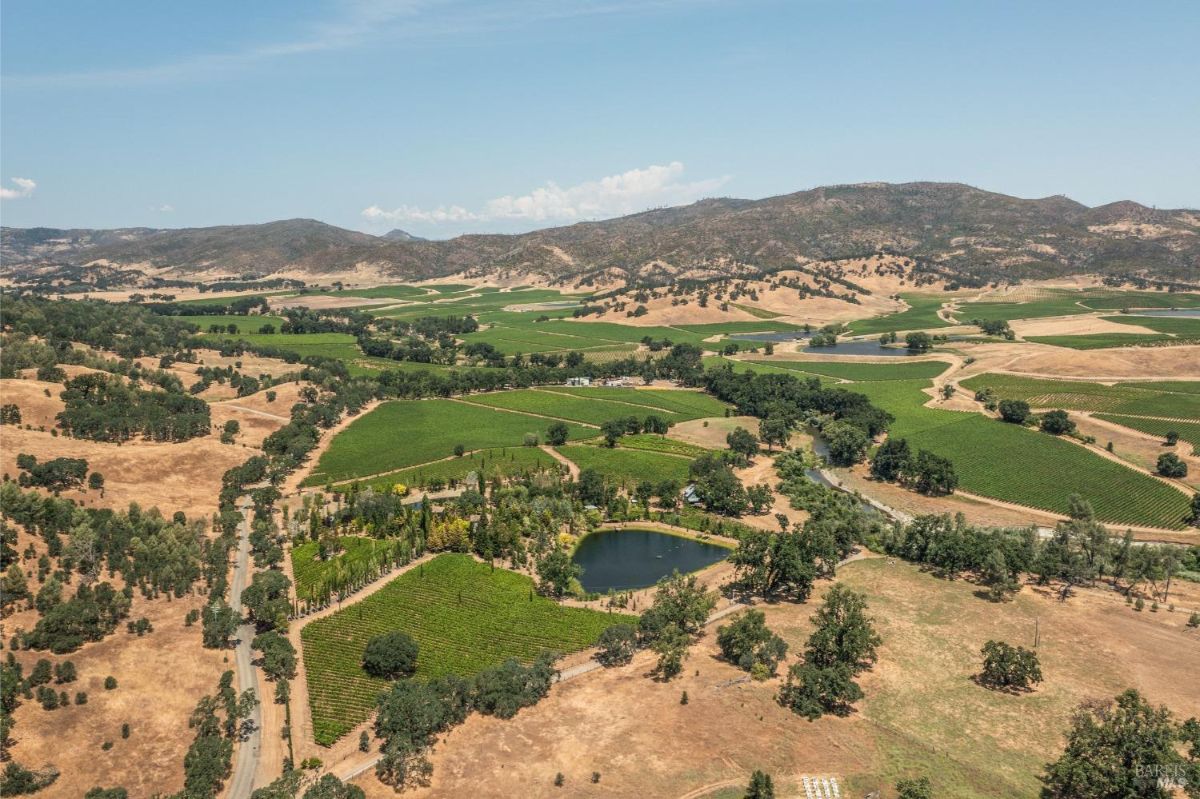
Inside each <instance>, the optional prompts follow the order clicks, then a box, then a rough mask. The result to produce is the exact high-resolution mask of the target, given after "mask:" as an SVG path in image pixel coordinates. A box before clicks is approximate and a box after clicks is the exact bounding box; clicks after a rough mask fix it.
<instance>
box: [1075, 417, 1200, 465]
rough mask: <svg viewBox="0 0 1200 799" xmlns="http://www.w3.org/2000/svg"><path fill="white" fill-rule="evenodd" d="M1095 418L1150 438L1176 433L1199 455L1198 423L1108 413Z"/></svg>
mask: <svg viewBox="0 0 1200 799" xmlns="http://www.w3.org/2000/svg"><path fill="white" fill-rule="evenodd" d="M1096 418H1097V419H1104V420H1105V421H1108V422H1112V423H1114V424H1119V425H1121V426H1122V427H1128V428H1130V429H1133V430H1138V431H1140V432H1143V433H1148V434H1150V435H1152V436H1159V437H1165V436H1166V435H1167V433H1170V432H1175V433H1178V434H1179V438H1180V440H1181V441H1186V442H1188V443H1189V444H1191V445H1192V453H1193V454H1196V455H1200V422H1176V421H1168V420H1167V419H1142V418H1139V417H1137V416H1119V415H1116V414H1108V413H1098V414H1096Z"/></svg>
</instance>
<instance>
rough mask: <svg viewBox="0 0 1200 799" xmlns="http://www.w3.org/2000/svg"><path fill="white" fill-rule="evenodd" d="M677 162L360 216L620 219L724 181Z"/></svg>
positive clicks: (686, 199) (687, 198)
mask: <svg viewBox="0 0 1200 799" xmlns="http://www.w3.org/2000/svg"><path fill="white" fill-rule="evenodd" d="M683 172H684V167H683V164H682V163H680V162H679V161H672V162H671V163H669V164H665V165H661V166H659V165H655V166H648V167H646V168H645V169H631V170H629V171H628V172H622V173H621V174H619V175H609V176H608V177H605V178H600V179H599V180H589V181H585V182H583V183H580V184H578V185H575V186H567V187H562V186H559V185H558V184H557V183H555V182H553V181H550V182H547V183H546V185H545V186H541V187H538V188H536V189H534V190H533V191H531V192H529V193H528V194H522V195H520V196H516V197H514V196H513V195H505V196H503V197H497V198H496V199H494V200H489V201H488V202H487V203H486V204H485V205H484V207H483V209H482V210H480V211H470V210H467V209H466V208H464V207H463V206H461V205H450V206H444V205H443V206H438V207H437V208H433V209H423V208H419V207H415V206H411V205H401V206H400V207H398V208H395V209H393V210H391V211H388V210H385V209H383V208H380V207H379V206H378V205H372V206H371V207H369V208H366V209H364V210H363V212H362V215H363V216H364V217H365V218H366V219H368V220H371V221H373V222H391V223H398V222H419V223H426V224H443V223H452V222H488V221H495V220H524V221H530V222H578V221H583V220H588V219H603V218H608V217H614V216H624V215H625V214H633V213H637V212H639V211H644V210H646V209H648V208H654V207H659V206H665V205H685V204H687V203H691V202H695V201H696V200H699V199H701V198H702V197H706V196H709V195H711V194H712V193H713V192H714V191H716V190H717V189H719V188H720V187H721V186H723V185H724V184H725V183H726V182H727V181H728V180H729V178H728V176H726V177H720V178H707V179H704V180H696V181H691V182H688V181H684V180H682V179H681V178H682V177H683Z"/></svg>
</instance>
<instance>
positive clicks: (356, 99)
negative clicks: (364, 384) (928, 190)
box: [0, 0, 1200, 238]
mask: <svg viewBox="0 0 1200 799" xmlns="http://www.w3.org/2000/svg"><path fill="white" fill-rule="evenodd" d="M0 23H2V24H0V37H2V39H0V45H2V51H0V52H2V55H0V73H2V75H3V103H2V106H0V144H2V151H0V184H2V185H3V191H2V192H0V194H2V196H3V204H2V206H0V208H2V211H0V213H2V215H3V222H4V224H6V225H17V226H29V225H47V226H55V227H118V226H135V225H147V226H154V227H188V226H200V225H214V224H235V223H249V222H264V221H269V220H272V219H282V218H288V217H313V218H317V219H321V220H324V221H326V222H330V223H332V224H337V225H341V226H345V227H351V228H356V229H360V230H366V231H369V232H376V233H381V232H384V231H386V230H388V229H390V228H392V227H401V228H404V229H406V230H409V231H412V232H414V233H418V234H420V235H426V236H433V237H439V238H440V237H446V236H451V235H455V234H457V233H461V232H484V231H500V232H511V231H519V230H529V229H533V228H537V227H545V226H549V225H557V224H569V223H571V222H573V221H578V220H580V219H593V218H603V217H608V216H615V215H619V214H621V213H626V212H631V211H637V210H643V209H645V208H648V207H655V206H660V205H670V204H678V203H684V202H691V201H693V200H695V199H698V198H701V197H705V196H738V197H763V196H768V195H773V194H781V193H786V192H791V191H797V190H800V189H804V188H811V187H813V186H819V185H825V184H830V183H851V182H860V181H871V180H884V181H908V180H948V181H949V180H953V181H963V182H966V183H970V184H973V185H976V186H980V187H982V188H986V189H991V190H995V191H1002V192H1005V193H1010V194H1016V195H1018V196H1023V197H1040V196H1046V195H1051V194H1060V193H1061V194H1066V195H1068V196H1071V197H1073V198H1075V199H1078V200H1080V201H1082V202H1085V203H1088V204H1089V205H1096V204H1101V203H1105V202H1110V201H1113V200H1118V199H1133V200H1137V201H1139V202H1143V203H1146V204H1147V205H1157V206H1159V207H1192V208H1196V207H1200V149H1198V147H1197V142H1200V91H1197V89H1196V87H1197V86H1198V85H1200V47H1197V46H1196V41H1195V40H1196V33H1197V31H1198V30H1200V4H1197V3H1195V2H1156V1H1155V0H1147V2H1142V3H1128V2H1122V3H1114V2H1104V1H1103V0H1090V2H1075V1H1074V0H1055V2H1044V0H1040V1H1039V2H1020V1H1019V0H1013V1H1006V2H992V1H991V0H957V2H926V1H924V0H895V1H889V2H883V1H882V0H879V1H878V2H872V1H871V0H779V1H776V0H728V1H725V0H640V2H635V1H634V0H579V1H578V2H572V1H571V0H508V2H459V1H456V0H326V1H325V2H316V1H315V0H314V1H313V2H307V3H296V2H268V1H267V0H256V2H253V3H245V2H220V1H219V0H209V2H205V3H174V2H167V3H164V2H161V1H158V2H147V1H145V0H122V2H111V0H105V1H104V2H101V1H99V0H76V1H75V2H54V1H53V0H5V2H4V4H3V11H2V19H0Z"/></svg>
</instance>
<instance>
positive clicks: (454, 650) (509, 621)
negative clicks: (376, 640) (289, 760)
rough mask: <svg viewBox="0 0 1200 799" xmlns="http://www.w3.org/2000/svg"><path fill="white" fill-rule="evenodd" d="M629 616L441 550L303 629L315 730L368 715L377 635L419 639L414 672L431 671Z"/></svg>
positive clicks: (590, 638) (478, 663) (583, 641)
mask: <svg viewBox="0 0 1200 799" xmlns="http://www.w3.org/2000/svg"><path fill="white" fill-rule="evenodd" d="M630 620H631V617H628V616H621V615H616V614H607V613H599V612H597V611H593V610H585V609H583V608H568V607H562V606H560V605H558V604H556V603H554V602H552V601H551V600H549V599H546V598H544V597H541V596H538V595H537V594H535V593H534V590H533V581H532V580H530V579H529V578H528V577H525V576H523V575H520V574H516V573H515V572H510V571H505V570H504V569H492V568H491V567H489V566H488V565H487V564H485V563H479V562H476V561H475V560H474V559H472V558H471V557H470V556H468V555H453V554H446V555H440V556H438V557H436V558H434V559H433V560H431V561H429V562H427V563H425V564H423V565H421V566H417V567H416V568H414V569H412V570H411V571H408V572H406V573H405V574H402V575H401V576H399V577H397V578H396V579H395V580H392V581H391V582H390V583H388V584H387V585H386V586H384V587H383V588H382V589H381V590H379V591H377V592H376V593H374V594H372V595H371V596H369V597H367V598H366V599H363V600H362V601H360V602H357V603H355V604H353V605H350V606H349V607H346V608H344V609H343V610H341V611H339V612H337V613H335V614H333V615H331V616H327V617H325V618H323V619H318V620H316V621H314V622H312V623H310V624H309V625H308V626H306V627H305V628H304V629H303V630H302V631H301V633H300V638H301V641H302V644H303V648H304V663H305V667H306V669H307V673H308V697H309V704H310V706H311V708H312V717H313V734H314V737H315V738H316V740H317V742H318V743H320V744H322V745H326V746H328V745H329V744H332V743H333V742H334V741H336V740H337V739H338V738H339V737H340V736H342V735H344V734H345V733H346V732H347V731H348V730H350V729H351V728H353V727H354V726H355V725H356V724H358V723H359V722H361V721H362V720H363V719H365V718H367V716H368V715H370V713H371V711H372V709H373V708H374V707H375V698H376V697H377V696H378V695H379V693H380V692H381V691H383V690H384V689H386V688H387V685H388V683H387V681H385V680H379V679H375V678H373V677H369V676H367V674H366V673H365V672H364V671H363V670H362V667H361V659H362V653H363V650H364V649H365V648H366V645H367V642H368V641H369V640H370V639H371V638H372V637H374V636H376V635H379V634H381V633H385V632H389V631H392V630H401V631H403V632H405V633H408V634H409V635H410V636H412V637H413V639H414V640H415V641H416V642H417V645H418V646H419V647H420V655H419V656H418V658H417V673H416V675H415V677H414V679H429V678H432V677H438V676H442V675H446V674H459V675H463V676H470V675H472V674H475V673H477V672H479V671H481V670H483V669H485V668H487V667H489V666H493V665H495V664H497V663H500V662H502V661H504V660H506V659H508V658H512V657H515V658H519V659H521V660H523V661H529V660H532V659H533V658H534V657H535V656H536V655H537V654H538V653H539V652H541V651H542V650H545V649H552V650H557V651H560V652H571V651H577V650H580V649H586V648H587V647H589V646H591V645H592V644H594V643H595V641H596V638H597V637H598V636H599V635H600V633H601V632H602V631H603V630H604V629H605V628H606V627H608V626H609V625H610V624H615V623H617V622H619V621H630Z"/></svg>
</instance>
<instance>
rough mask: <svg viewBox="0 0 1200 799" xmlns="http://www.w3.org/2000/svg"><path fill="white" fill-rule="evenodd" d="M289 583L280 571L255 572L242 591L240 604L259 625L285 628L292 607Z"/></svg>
mask: <svg viewBox="0 0 1200 799" xmlns="http://www.w3.org/2000/svg"><path fill="white" fill-rule="evenodd" d="M291 584H292V583H291V581H290V580H289V579H288V578H287V575H285V574H284V573H283V572H281V571H273V570H268V571H262V572H257V573H256V574H255V575H254V577H253V578H251V580H250V585H249V586H247V588H246V590H245V591H243V592H242V604H243V605H245V606H246V610H247V611H249V613H250V617H251V618H252V619H254V621H255V622H256V623H257V624H258V625H259V626H261V627H265V628H268V629H269V628H272V627H274V628H276V629H279V630H287V617H288V613H289V612H290V611H291V609H292V603H291V600H289V599H288V588H289V587H291Z"/></svg>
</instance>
